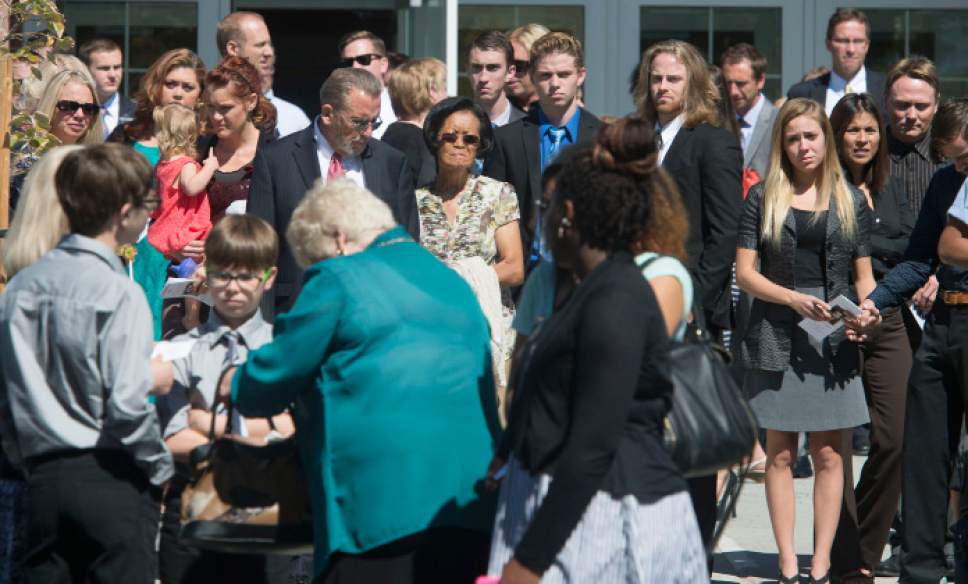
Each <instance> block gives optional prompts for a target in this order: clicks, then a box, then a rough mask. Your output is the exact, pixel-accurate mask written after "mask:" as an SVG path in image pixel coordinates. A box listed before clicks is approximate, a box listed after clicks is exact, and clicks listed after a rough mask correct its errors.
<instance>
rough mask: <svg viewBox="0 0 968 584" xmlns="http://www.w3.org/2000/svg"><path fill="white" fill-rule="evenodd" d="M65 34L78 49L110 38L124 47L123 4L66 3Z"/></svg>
mask: <svg viewBox="0 0 968 584" xmlns="http://www.w3.org/2000/svg"><path fill="white" fill-rule="evenodd" d="M64 20H65V22H66V24H67V27H66V30H65V34H66V35H68V36H70V37H73V38H74V41H75V43H76V44H77V46H78V47H80V46H81V45H83V44H84V43H86V42H87V41H89V40H91V39H93V38H109V39H111V40H113V41H114V42H116V43H118V46H120V47H124V3H123V2H93V3H92V2H64Z"/></svg>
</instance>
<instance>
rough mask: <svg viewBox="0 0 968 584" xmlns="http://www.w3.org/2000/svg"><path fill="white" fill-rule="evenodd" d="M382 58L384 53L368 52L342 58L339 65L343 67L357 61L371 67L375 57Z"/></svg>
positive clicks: (350, 65)
mask: <svg viewBox="0 0 968 584" xmlns="http://www.w3.org/2000/svg"><path fill="white" fill-rule="evenodd" d="M382 58H383V55H380V54H378V53H367V54H365V55H357V56H355V57H347V58H345V59H340V61H339V66H340V67H343V68H346V67H352V66H353V62H354V61H355V62H356V63H358V64H360V65H362V66H364V67H369V66H370V63H371V62H372V61H373V59H382Z"/></svg>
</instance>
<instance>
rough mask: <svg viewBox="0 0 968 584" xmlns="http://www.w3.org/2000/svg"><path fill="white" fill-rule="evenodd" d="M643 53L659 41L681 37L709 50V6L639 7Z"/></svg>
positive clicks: (705, 53) (703, 50) (640, 44)
mask: <svg viewBox="0 0 968 584" xmlns="http://www.w3.org/2000/svg"><path fill="white" fill-rule="evenodd" d="M639 23H640V25H639V26H640V32H639V54H641V53H642V51H644V50H645V49H647V48H649V46H650V45H653V44H655V43H657V42H659V41H664V40H668V39H678V40H681V41H686V42H689V43H692V44H694V45H696V48H698V49H699V52H700V53H702V54H703V55H704V56H705V55H707V54H708V53H709V9H708V8H646V7H642V8H641V9H640V10H639Z"/></svg>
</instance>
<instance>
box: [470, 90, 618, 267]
mask: <svg viewBox="0 0 968 584" xmlns="http://www.w3.org/2000/svg"><path fill="white" fill-rule="evenodd" d="M601 127H602V121H601V120H599V119H598V118H597V117H595V115H594V114H592V113H591V112H590V111H588V110H586V109H584V108H582V110H581V119H580V120H579V123H578V137H577V138H576V140H575V145H578V144H586V143H589V142H591V141H592V140H593V139H594V138H595V135H596V134H597V133H598V129H599V128H601ZM538 128H539V124H538V108H532V109H531V111H530V112H529V113H528V114H527V116H525V117H524V118H522V119H521V120H520V121H517V122H513V123H510V124H508V125H506V126H503V127H501V128H495V129H494V149H493V150H491V152H490V154H488V155H487V158H485V159H484V172H483V174H484V176H489V177H491V178H493V179H495V180H499V181H503V182H509V183H511V185H513V186H514V192H515V193H517V195H518V206H519V207H520V210H521V223H520V225H521V244H522V246H523V248H522V249H524V253H525V257H528V253H529V250H530V249H531V242H532V241H533V239H534V221H535V219H534V212H533V211H534V205H535V203H536V202H537V201H540V200H541V140H540V137H539V136H538ZM525 263H527V262H525Z"/></svg>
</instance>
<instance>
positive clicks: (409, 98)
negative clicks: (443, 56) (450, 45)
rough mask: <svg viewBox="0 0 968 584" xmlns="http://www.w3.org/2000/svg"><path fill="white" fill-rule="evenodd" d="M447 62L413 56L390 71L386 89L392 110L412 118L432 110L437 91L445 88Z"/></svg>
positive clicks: (406, 118)
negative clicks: (445, 63)
mask: <svg viewBox="0 0 968 584" xmlns="http://www.w3.org/2000/svg"><path fill="white" fill-rule="evenodd" d="M446 75H447V66H446V65H444V62H443V61H441V60H440V59H435V58H433V57H424V58H422V59H412V60H410V61H407V62H406V63H404V64H403V65H400V66H399V67H397V68H396V69H394V70H393V71H391V72H390V79H389V80H388V82H387V90H388V91H389V92H390V103H391V104H392V105H393V111H395V112H396V114H397V117H399V118H400V119H401V120H408V121H413V120H416V119H418V118H419V117H420V116H421V115H423V114H426V113H427V112H428V111H430V108H431V107H433V105H434V98H433V93H434V92H441V91H443V90H444V89H445V77H446Z"/></svg>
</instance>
